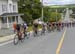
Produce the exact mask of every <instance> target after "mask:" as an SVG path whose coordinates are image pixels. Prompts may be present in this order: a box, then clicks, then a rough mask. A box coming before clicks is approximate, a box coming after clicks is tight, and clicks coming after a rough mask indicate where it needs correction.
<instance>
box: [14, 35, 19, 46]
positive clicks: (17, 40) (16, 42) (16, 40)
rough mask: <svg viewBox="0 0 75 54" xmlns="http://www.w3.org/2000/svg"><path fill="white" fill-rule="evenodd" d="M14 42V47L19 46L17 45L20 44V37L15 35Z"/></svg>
mask: <svg viewBox="0 0 75 54" xmlns="http://www.w3.org/2000/svg"><path fill="white" fill-rule="evenodd" d="M13 42H14V45H17V44H18V42H19V37H18V35H15V37H14V41H13Z"/></svg>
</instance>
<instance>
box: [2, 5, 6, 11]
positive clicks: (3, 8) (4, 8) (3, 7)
mask: <svg viewBox="0 0 75 54" xmlns="http://www.w3.org/2000/svg"><path fill="white" fill-rule="evenodd" d="M6 11H7V5H6V4H2V12H6Z"/></svg>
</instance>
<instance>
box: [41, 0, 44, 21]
mask: <svg viewBox="0 0 75 54" xmlns="http://www.w3.org/2000/svg"><path fill="white" fill-rule="evenodd" d="M43 13H44V12H43V0H42V14H41V15H42V17H41V19H42V21H43V18H44V16H43Z"/></svg>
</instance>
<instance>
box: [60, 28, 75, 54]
mask: <svg viewBox="0 0 75 54" xmlns="http://www.w3.org/2000/svg"><path fill="white" fill-rule="evenodd" d="M60 54H75V28H68V29H67V31H66V34H65V38H64V42H63V45H62V48H61V50H60Z"/></svg>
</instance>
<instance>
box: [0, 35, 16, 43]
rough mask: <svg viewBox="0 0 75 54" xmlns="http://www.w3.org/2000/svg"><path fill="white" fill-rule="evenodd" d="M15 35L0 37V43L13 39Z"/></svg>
mask: <svg viewBox="0 0 75 54" xmlns="http://www.w3.org/2000/svg"><path fill="white" fill-rule="evenodd" d="M14 36H15V34H13V35H8V36H4V37H0V43H3V42H6V41H9V40H12V39H13V38H14Z"/></svg>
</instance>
